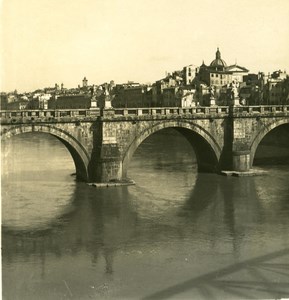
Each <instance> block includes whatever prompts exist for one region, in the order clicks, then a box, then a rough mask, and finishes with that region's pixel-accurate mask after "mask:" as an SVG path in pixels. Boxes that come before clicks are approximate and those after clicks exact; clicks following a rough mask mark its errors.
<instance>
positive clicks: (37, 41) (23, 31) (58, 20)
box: [1, 0, 289, 92]
mask: <svg viewBox="0 0 289 300" xmlns="http://www.w3.org/2000/svg"><path fill="white" fill-rule="evenodd" d="M1 7H2V9H1V14H2V16H1V20H2V21H1V23H2V24H1V25H2V38H1V39H2V44H3V45H4V47H3V49H2V55H1V60H2V61H1V64H2V68H1V71H2V74H1V77H2V83H1V91H5V92H9V91H12V90H14V89H17V90H18V91H19V92H25V91H27V92H28V91H32V90H35V89H37V88H43V87H47V86H53V85H54V83H59V84H60V83H64V86H65V87H69V88H70V87H76V86H77V85H78V84H81V80H82V79H83V77H84V76H86V78H87V79H88V80H89V84H90V83H97V84H101V83H103V82H108V81H110V80H114V81H115V82H119V83H123V82H127V81H128V80H132V81H136V82H141V83H146V82H154V81H156V80H158V79H160V78H163V77H164V76H165V72H172V71H175V70H179V69H181V68H182V67H183V66H186V65H189V64H194V65H197V66H199V65H201V64H202V61H203V60H204V62H205V63H206V64H209V63H210V62H211V61H212V60H213V59H214V57H215V51H216V49H217V47H219V48H220V51H221V53H222V58H223V59H224V60H225V61H226V62H227V64H228V65H230V64H234V63H237V64H238V65H241V66H244V67H246V68H248V69H249V70H250V72H252V73H256V72H258V71H263V72H265V73H267V72H273V71H275V70H278V69H281V70H287V71H288V70H289V54H288V53H289V43H288V36H289V18H288V16H289V2H288V1H287V0H278V1H275V2H271V1H269V0H266V1H264V0H263V1H260V0H256V1H254V2H251V1H248V0H244V1H227V0H220V1H218V2H216V1H211V0H205V1H196V0H195V1H187V0H185V1H181V2H180V3H177V4H175V3H174V2H173V1H164V0H161V1H157V2H153V1H146V2H143V1H131V0H126V1H118V0H109V1H92V0H85V1H80V0H74V1H72V2H70V1H67V0H65V1H62V2H57V1H55V0H49V1H48V0H43V1H41V2H40V1H36V0H24V1H21V2H20V1H17V0H9V1H8V0H2V3H1Z"/></svg>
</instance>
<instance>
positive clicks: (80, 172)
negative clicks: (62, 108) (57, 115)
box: [1, 125, 88, 182]
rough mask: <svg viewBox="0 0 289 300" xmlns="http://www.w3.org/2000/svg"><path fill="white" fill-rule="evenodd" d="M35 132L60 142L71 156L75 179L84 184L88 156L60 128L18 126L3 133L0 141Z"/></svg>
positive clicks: (80, 146)
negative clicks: (48, 135) (52, 137)
mask: <svg viewBox="0 0 289 300" xmlns="http://www.w3.org/2000/svg"><path fill="white" fill-rule="evenodd" d="M37 132H38V133H47V134H50V135H52V136H54V137H55V138H57V139H58V140H59V141H60V142H62V143H63V144H64V145H65V147H66V148H67V149H68V151H69V153H70V154H71V156H72V159H73V162H74V165H75V169H76V177H77V179H78V180H80V181H85V182H87V181H88V172H87V165H88V155H87V153H86V151H85V149H83V146H82V145H81V144H80V143H79V142H78V141H77V140H76V139H75V138H74V137H73V136H71V135H70V134H69V133H67V132H65V131H63V130H62V129H60V128H57V127H54V126H50V125H49V126H45V125H41V126H37V125H20V126H16V127H13V128H11V129H10V130H6V131H5V132H3V133H2V134H1V139H2V141H5V139H7V138H10V137H13V136H15V135H19V134H25V133H37Z"/></svg>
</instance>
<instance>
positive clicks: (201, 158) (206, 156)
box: [122, 120, 222, 177]
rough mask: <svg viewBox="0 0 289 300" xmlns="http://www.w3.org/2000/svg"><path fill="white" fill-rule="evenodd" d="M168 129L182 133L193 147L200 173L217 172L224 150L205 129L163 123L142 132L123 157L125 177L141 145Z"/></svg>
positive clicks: (192, 124) (186, 123)
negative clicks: (152, 136) (153, 135)
mask: <svg viewBox="0 0 289 300" xmlns="http://www.w3.org/2000/svg"><path fill="white" fill-rule="evenodd" d="M166 128H173V129H176V130H177V131H178V132H180V133H181V134H182V135H183V136H184V137H185V138H186V139H187V140H188V142H189V143H190V144H191V145H192V147H193V149H194V151H195V154H196V157H197V163H198V169H199V171H216V170H217V168H218V167H219V166H218V164H219V159H220V156H221V152H222V149H221V147H220V145H219V144H218V143H217V141H216V140H215V139H214V137H213V136H212V135H211V134H210V133H209V132H207V131H206V130H205V129H204V128H203V127H201V126H199V125H197V124H194V123H191V122H186V121H178V122H176V121H174V120H172V121H166V122H164V121H162V122H159V123H156V124H154V125H153V126H152V127H149V128H145V129H144V130H143V131H141V132H140V133H139V134H138V135H137V136H135V138H134V139H133V141H132V142H131V143H130V145H129V146H128V148H127V151H126V152H125V154H124V157H123V161H122V162H123V164H122V166H123V168H122V173H123V177H126V174H127V169H128V165H129V162H130V160H131V158H132V156H133V154H134V152H135V151H136V150H137V148H138V147H139V145H140V144H141V143H142V142H143V141H144V140H145V139H146V138H148V137H149V136H151V135H152V134H154V133H156V132H158V131H160V130H162V129H166Z"/></svg>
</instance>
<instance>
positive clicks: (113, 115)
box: [0, 105, 289, 183]
mask: <svg viewBox="0 0 289 300" xmlns="http://www.w3.org/2000/svg"><path fill="white" fill-rule="evenodd" d="M288 112H289V105H287V106H284V105H283V106H282V105H279V106H230V107H229V106H224V107H220V106H216V107H192V108H174V107H173V108H135V109H133V108H129V109H127V108H125V109H104V110H99V109H90V110H84V109H79V110H77V109H75V110H68V109H67V110H65V109H63V110H29V111H20V110H18V111H1V112H0V114H1V139H2V142H4V141H5V139H6V138H10V137H12V136H14V135H17V134H23V133H26V132H44V133H48V134H51V135H53V136H55V137H56V138H58V139H59V140H60V141H61V142H62V143H63V144H64V145H65V146H66V147H67V149H68V150H69V152H70V153H71V155H72V158H73V160H74V163H75V168H76V174H77V177H78V179H81V180H83V181H86V182H98V183H106V182H118V181H125V180H126V173H127V169H128V166H129V162H130V160H131V158H132V156H133V154H134V152H135V150H136V149H137V148H138V146H139V145H140V144H141V143H142V142H143V141H144V140H145V139H146V138H147V137H149V136H150V135H152V134H154V133H155V132H158V131H160V130H162V129H164V128H174V129H176V130H177V131H179V132H180V133H181V134H182V135H183V136H184V137H185V138H186V139H187V140H188V141H189V142H190V143H191V145H192V146H193V149H194V151H195V153H196V157H197V162H198V169H199V171H209V172H220V171H222V170H228V171H230V170H231V171H237V172H246V171H249V170H250V169H251V168H252V164H253V159H254V156H255V152H256V149H257V147H258V145H259V143H260V141H261V140H262V139H263V138H264V136H265V135H266V134H267V133H269V132H270V131H271V130H272V129H274V128H276V127H278V126H281V125H284V124H289V113H288Z"/></svg>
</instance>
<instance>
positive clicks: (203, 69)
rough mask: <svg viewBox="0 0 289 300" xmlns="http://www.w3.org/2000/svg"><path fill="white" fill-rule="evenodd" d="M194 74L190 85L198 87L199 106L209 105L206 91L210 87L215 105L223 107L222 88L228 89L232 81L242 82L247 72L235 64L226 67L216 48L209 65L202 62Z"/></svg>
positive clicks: (208, 96)
mask: <svg viewBox="0 0 289 300" xmlns="http://www.w3.org/2000/svg"><path fill="white" fill-rule="evenodd" d="M196 72H197V74H196V80H195V81H192V83H193V84H195V85H197V86H198V92H199V98H200V102H201V105H209V98H210V95H209V93H208V89H209V88H210V87H212V86H213V87H214V91H215V93H214V96H215V98H216V104H219V105H223V104H225V103H224V102H226V100H225V98H224V97H225V96H224V95H225V94H227V93H226V92H225V89H224V87H229V86H230V84H231V83H232V82H233V81H237V82H243V78H244V76H246V75H247V74H248V72H249V70H248V69H246V68H244V67H241V66H239V65H237V64H234V65H230V66H227V63H226V62H225V60H223V59H222V58H221V52H220V50H219V48H217V51H216V56H215V59H214V60H212V62H211V63H210V65H208V66H207V65H206V64H205V63H204V62H203V63H202V65H201V66H200V67H199V68H198V69H196Z"/></svg>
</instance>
